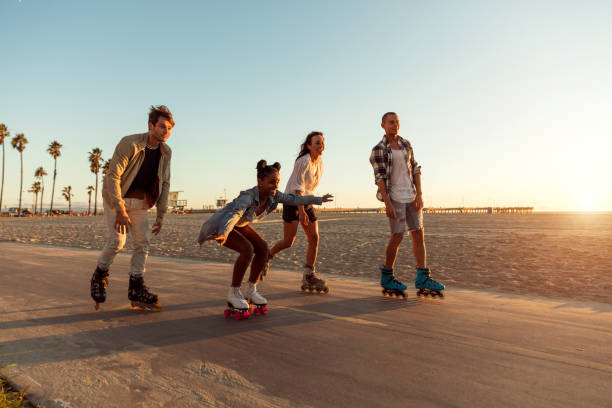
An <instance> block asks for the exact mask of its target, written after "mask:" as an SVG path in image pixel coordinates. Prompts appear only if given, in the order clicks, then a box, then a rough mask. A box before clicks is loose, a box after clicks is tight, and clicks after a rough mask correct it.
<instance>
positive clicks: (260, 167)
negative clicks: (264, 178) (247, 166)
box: [255, 159, 268, 170]
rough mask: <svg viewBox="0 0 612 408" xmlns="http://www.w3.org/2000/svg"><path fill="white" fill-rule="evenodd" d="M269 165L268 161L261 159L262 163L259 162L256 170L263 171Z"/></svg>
mask: <svg viewBox="0 0 612 408" xmlns="http://www.w3.org/2000/svg"><path fill="white" fill-rule="evenodd" d="M267 165H268V163H266V161H265V160H264V159H261V160H260V161H258V162H257V167H255V168H256V169H257V170H262V169H265V168H266V166H267Z"/></svg>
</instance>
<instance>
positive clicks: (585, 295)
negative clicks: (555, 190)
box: [0, 213, 612, 303]
mask: <svg viewBox="0 0 612 408" xmlns="http://www.w3.org/2000/svg"><path fill="white" fill-rule="evenodd" d="M209 216H210V215H205V214H191V215H168V216H167V217H166V220H165V224H164V227H163V230H162V232H161V233H160V234H159V235H158V236H154V237H152V241H151V249H150V254H151V255H158V256H168V257H175V258H192V259H200V260H203V261H214V262H222V263H232V262H233V261H234V259H235V256H236V255H235V252H233V251H231V250H228V249H226V248H221V247H219V246H217V245H215V244H214V243H212V242H211V243H206V244H204V245H203V246H202V247H200V246H198V244H197V243H196V238H197V235H198V232H199V228H200V226H201V224H202V222H203V221H204V220H205V219H207V218H208V217H209ZM151 221H153V218H151ZM424 222H425V231H426V243H427V251H428V263H429V267H430V268H431V270H432V273H433V276H434V278H435V279H437V280H439V281H441V282H443V283H444V284H446V285H447V287H448V289H452V288H467V289H487V290H492V291H497V292H503V293H515V294H533V295H540V296H545V297H548V298H563V299H574V300H594V301H598V302H604V303H612V291H611V290H610V289H612V250H611V248H612V214H554V213H535V214H532V215H501V214H498V215H489V214H470V215H461V214H426V215H425V221H424ZM254 227H255V229H256V230H257V231H258V232H260V234H261V235H262V236H263V237H264V238H265V239H266V240H267V241H268V242H269V243H270V245H273V243H274V242H276V240H278V239H280V237H281V234H282V220H281V219H280V214H273V215H270V216H268V218H266V219H265V220H264V221H263V222H261V223H257V224H254ZM319 229H320V243H319V258H318V263H317V270H318V271H320V272H322V273H326V274H337V275H348V276H356V277H366V278H371V279H372V280H377V279H378V277H379V266H380V264H381V263H382V262H383V261H384V249H385V245H386V242H387V240H388V237H389V231H388V222H387V220H386V217H385V215H384V214H320V222H319ZM105 234H106V227H105V225H104V222H103V217H101V216H97V217H55V218H22V219H17V218H0V241H16V242H22V243H30V244H45V245H53V246H64V247H79V248H87V249H101V248H102V246H103V245H104V236H105ZM130 245H131V243H130V239H128V244H127V248H128V249H129V248H130ZM306 245H307V241H306V238H305V236H304V233H303V232H302V231H299V232H298V236H297V239H296V242H295V244H294V246H293V247H292V248H290V249H288V250H285V251H283V252H281V253H279V254H278V255H277V256H276V258H275V259H274V261H273V263H272V272H271V275H270V278H271V279H274V277H273V276H274V274H273V271H274V268H281V269H287V270H295V271H300V270H301V265H302V264H303V262H304V254H305V249H306ZM91 264H92V266H91V269H92V270H93V268H94V267H95V258H92V260H91ZM395 269H396V274H397V275H398V277H399V279H400V280H404V281H406V282H408V283H410V282H411V281H412V280H413V279H414V273H415V270H414V269H415V267H414V258H413V256H412V249H411V242H410V238H409V237H406V238H405V239H404V242H403V243H402V246H401V248H400V254H399V257H398V261H397V263H396V268H395ZM150 272H151V273H155V271H153V270H151V271H150ZM228 279H229V277H228Z"/></svg>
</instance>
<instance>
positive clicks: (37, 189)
mask: <svg viewBox="0 0 612 408" xmlns="http://www.w3.org/2000/svg"><path fill="white" fill-rule="evenodd" d="M30 188H31V190H28V193H34V214H36V207H37V204H38V193H40V192H41V184H40V181H35V182H34V183H32V187H30ZM41 200H42V198H41Z"/></svg>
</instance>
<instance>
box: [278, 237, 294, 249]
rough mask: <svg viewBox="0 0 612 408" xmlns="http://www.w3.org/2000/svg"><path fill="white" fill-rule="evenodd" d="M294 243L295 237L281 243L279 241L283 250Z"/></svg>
mask: <svg viewBox="0 0 612 408" xmlns="http://www.w3.org/2000/svg"><path fill="white" fill-rule="evenodd" d="M294 243H295V236H294V237H292V238H289V239H284V240H283V241H281V245H282V247H283V249H287V248H291V247H292V246H293V244H294Z"/></svg>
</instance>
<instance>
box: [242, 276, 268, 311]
mask: <svg viewBox="0 0 612 408" xmlns="http://www.w3.org/2000/svg"><path fill="white" fill-rule="evenodd" d="M245 298H246V300H247V302H249V303H250V304H251V306H250V308H249V310H250V311H251V313H253V314H255V316H258V315H260V314H261V315H263V314H266V312H267V311H268V306H267V305H268V300H267V299H266V298H265V297H263V296H261V295H260V294H259V293H258V292H257V284H256V283H253V282H251V281H249V287H248V289H247V292H246V294H245Z"/></svg>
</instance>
